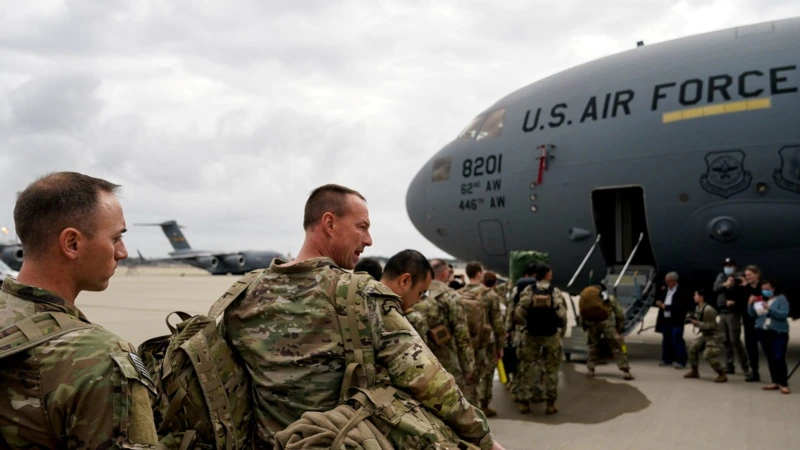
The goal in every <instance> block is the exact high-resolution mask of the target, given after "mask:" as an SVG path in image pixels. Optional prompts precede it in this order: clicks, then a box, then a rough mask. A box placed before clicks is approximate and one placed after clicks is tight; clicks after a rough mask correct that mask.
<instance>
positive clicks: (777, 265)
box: [407, 19, 800, 290]
mask: <svg viewBox="0 0 800 450" xmlns="http://www.w3.org/2000/svg"><path fill="white" fill-rule="evenodd" d="M798 88H800V20H798V19H792V20H786V21H779V22H774V23H767V24H759V25H755V26H751V27H739V28H738V29H731V30H724V31H720V32H715V33H709V34H705V35H699V36H694V37H690V38H685V39H679V40H675V41H670V42H667V43H663V44H657V45H653V46H644V47H640V48H636V49H634V50H631V51H628V52H624V53H621V54H618V55H614V56H611V57H607V58H603V59H600V60H597V61H594V62H591V63H588V64H584V65H582V66H579V67H576V68H573V69H570V70H567V71H565V72H562V73H560V74H557V75H554V76H551V77H549V78H546V79H544V80H541V81H539V82H537V83H534V84H532V85H529V86H527V87H525V88H523V89H521V90H519V91H517V92H515V93H513V94H511V95H509V96H508V97H506V98H504V99H502V100H500V101H499V102H497V103H496V104H495V105H493V106H492V107H490V108H489V109H487V110H486V112H485V113H483V114H482V115H481V117H480V120H478V121H477V125H476V126H475V127H473V128H475V130H472V132H470V131H471V130H469V129H468V130H465V133H464V134H463V135H462V136H461V137H459V138H458V139H456V140H455V141H453V142H452V143H450V144H449V145H447V146H446V147H445V148H443V149H442V150H441V151H439V152H438V153H437V154H436V155H435V156H434V157H433V158H432V159H431V160H430V161H429V162H428V163H427V164H426V165H425V167H424V168H423V169H422V170H421V171H420V173H419V174H418V175H417V176H416V178H415V179H414V181H413V182H412V184H411V187H410V188H409V192H408V198H407V206H408V211H409V215H410V217H411V219H412V222H413V223H414V225H415V226H416V227H417V228H418V229H419V230H420V232H421V233H422V234H423V235H424V236H425V237H426V238H428V239H429V240H431V241H432V242H433V243H434V244H436V245H437V246H439V247H440V248H442V249H443V250H445V251H447V252H449V253H450V254H452V255H453V256H456V257H457V258H459V259H462V260H470V259H475V260H479V261H482V262H483V263H484V264H486V265H487V266H488V267H491V268H493V269H495V270H498V271H501V272H503V273H506V272H507V269H508V264H509V252H510V251H511V250H528V249H531V250H539V251H544V252H547V253H549V261H550V263H551V265H552V266H553V268H554V276H555V277H556V281H557V282H560V283H565V282H566V281H568V280H569V279H570V278H571V277H572V275H573V272H575V270H576V269H577V268H578V266H579V264H580V263H581V261H582V259H583V258H584V256H585V255H586V253H587V251H588V250H589V248H590V247H591V245H592V243H593V242H594V240H595V237H596V235H597V234H598V233H600V234H601V235H602V236H601V244H600V248H601V251H599V252H595V253H594V254H593V256H592V257H591V258H590V259H589V261H588V263H587V266H586V268H585V269H584V271H583V273H584V274H586V275H584V276H581V277H579V280H588V272H589V271H591V270H593V271H594V273H595V274H596V275H595V281H597V279H598V278H599V277H600V276H601V274H604V273H605V271H606V267H607V266H612V265H622V264H623V263H624V262H625V260H626V258H627V256H628V255H629V254H630V248H631V247H632V246H633V245H635V243H636V239H637V238H638V236H639V233H640V232H641V233H643V234H644V242H643V246H642V248H643V250H640V252H642V251H643V252H644V253H642V254H637V256H636V258H635V259H634V264H636V263H637V260H636V259H637V258H638V259H639V261H638V262H639V263H642V264H645V265H647V264H651V265H653V266H656V267H658V269H659V270H661V271H669V270H676V271H678V272H679V273H681V274H686V275H688V276H690V277H694V278H695V279H697V280H703V282H705V281H706V280H707V279H708V278H709V277H713V276H715V275H716V274H717V273H718V272H719V271H721V263H722V261H723V259H724V258H725V257H734V258H736V259H737V261H739V263H740V266H741V267H740V268H743V267H744V265H745V264H756V265H758V266H759V267H761V268H762V270H763V271H764V275H765V276H767V277H777V278H778V279H779V281H780V282H781V284H782V285H783V286H784V287H786V288H790V289H793V290H796V289H797V288H798V285H797V283H798V282H797V281H795V279H794V278H795V274H794V269H795V267H796V266H797V265H796V261H797V259H798V257H800V233H797V232H795V230H797V229H798V227H800V94H798ZM500 116H502V119H500V120H498V117H500ZM498 122H499V123H502V126H499V127H498V126H497V125H496V124H497V123H498ZM481 127H482V128H483V129H481ZM543 156H544V158H545V160H544V161H545V162H544V164H542V157H543ZM631 205H633V206H631ZM631 222H633V224H632V225H631ZM625 223H627V225H626V224H625ZM603 243H605V244H603ZM650 260H652V261H650ZM578 284H579V285H585V283H578Z"/></svg>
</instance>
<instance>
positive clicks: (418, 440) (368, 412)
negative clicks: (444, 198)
mask: <svg viewBox="0 0 800 450" xmlns="http://www.w3.org/2000/svg"><path fill="white" fill-rule="evenodd" d="M368 279H369V278H368V277H367V276H365V275H362V274H359V273H356V274H353V275H352V277H351V278H350V282H349V286H348V288H347V295H346V297H344V298H342V297H341V296H337V295H336V292H337V291H338V283H337V282H334V283H332V285H333V292H332V293H331V295H330V296H329V299H330V301H331V304H332V305H333V307H334V309H335V311H336V313H337V315H336V318H337V320H338V325H339V329H340V331H341V335H342V341H343V343H344V347H345V365H346V366H345V367H346V369H345V375H344V380H343V382H342V388H341V391H340V395H339V405H338V406H337V407H336V408H334V409H332V410H330V411H325V412H307V413H304V414H303V415H302V417H301V418H300V419H299V420H297V421H295V422H293V423H291V424H289V426H288V427H286V428H285V429H284V430H282V431H280V432H278V433H276V434H275V436H274V438H275V449H276V450H294V449H303V448H331V449H340V448H343V446H344V444H345V442H348V445H353V444H354V443H355V444H356V446H357V445H358V444H360V443H362V442H365V441H368V442H369V444H367V445H365V446H364V447H365V448H371V449H392V448H403V449H420V450H421V449H429V448H437V449H452V450H456V449H474V450H478V448H477V447H476V446H474V445H472V444H469V443H467V442H464V441H462V440H460V439H459V438H458V436H457V435H456V434H455V432H453V430H452V429H450V427H448V426H447V425H446V424H445V423H444V422H442V420H441V419H439V418H438V417H437V416H436V415H435V414H434V413H433V412H431V411H429V410H428V409H427V408H425V407H424V406H423V405H422V404H421V403H420V402H419V401H418V400H416V399H415V398H413V397H412V396H411V395H410V394H409V393H407V392H405V391H402V390H399V389H395V388H394V387H391V386H385V385H382V386H379V385H377V384H376V381H375V355H376V353H377V351H376V349H375V348H374V343H373V342H372V339H371V336H373V333H372V332H371V328H372V326H371V324H370V323H369V321H368V320H363V318H366V317H368V313H367V306H366V302H364V301H360V302H357V301H356V299H355V298H356V292H357V290H358V285H359V284H360V283H362V282H365V281H366V280H368ZM359 330H366V332H364V333H361V332H359Z"/></svg>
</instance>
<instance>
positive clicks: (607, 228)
mask: <svg viewBox="0 0 800 450" xmlns="http://www.w3.org/2000/svg"><path fill="white" fill-rule="evenodd" d="M592 212H593V213H594V221H595V228H596V229H597V233H599V234H601V235H602V238H601V240H600V245H599V247H600V252H601V254H602V256H603V259H604V260H605V262H606V266H618V265H623V264H625V262H626V261H627V260H628V258H629V257H630V255H631V252H632V251H633V248H634V246H635V245H636V243H637V241H638V240H639V235H640V234H641V233H644V237H643V239H642V243H641V245H640V246H639V249H638V250H637V251H636V255H635V256H634V257H633V260H631V264H632V265H634V266H655V265H656V264H655V257H654V255H653V249H652V247H651V245H650V236H649V233H648V230H647V212H646V211H645V207H644V189H642V187H641V186H631V187H622V188H598V189H595V190H594V191H592Z"/></svg>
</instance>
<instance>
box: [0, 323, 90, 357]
mask: <svg viewBox="0 0 800 450" xmlns="http://www.w3.org/2000/svg"><path fill="white" fill-rule="evenodd" d="M84 328H100V325H96V324H93V323H87V322H84V321H82V320H80V319H77V318H75V317H73V316H70V315H69V314H67V313H63V312H59V311H44V312H40V313H36V314H33V315H30V316H27V317H24V318H22V319H21V320H18V321H16V322H14V324H13V325H10V326H8V327H6V328H4V329H2V330H0V359H3V358H7V357H9V356H11V355H15V354H17V353H19V352H22V351H25V350H28V349H31V348H33V347H36V346H37V345H40V344H43V343H45V342H47V341H49V340H51V339H55V338H57V337H60V336H63V335H65V334H67V333H71V332H73V331H75V330H81V329H84Z"/></svg>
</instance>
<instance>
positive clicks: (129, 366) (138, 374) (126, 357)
mask: <svg viewBox="0 0 800 450" xmlns="http://www.w3.org/2000/svg"><path fill="white" fill-rule="evenodd" d="M111 359H113V360H114V362H115V363H116V364H117V367H119V370H120V372H122V376H124V377H125V378H127V379H129V380H137V381H139V382H140V383H142V384H144V385H145V386H147V389H149V390H150V391H151V392H152V393H153V394H154V395H158V393H157V392H156V388H155V383H154V382H153V378H152V377H150V374H149V373H148V372H147V369H146V368H145V366H144V363H143V362H142V360H141V358H140V357H139V355H137V354H135V353H133V352H127V353H123V352H119V353H112V354H111Z"/></svg>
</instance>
